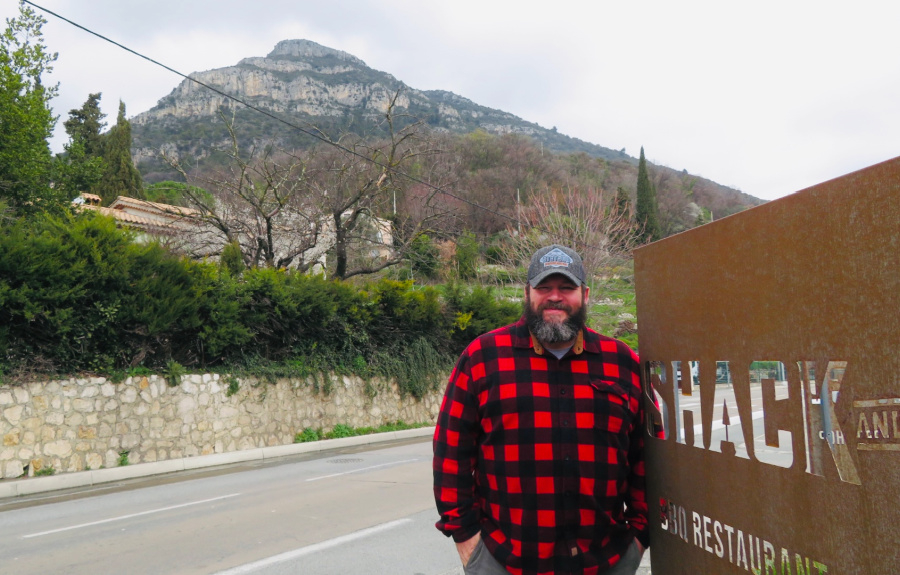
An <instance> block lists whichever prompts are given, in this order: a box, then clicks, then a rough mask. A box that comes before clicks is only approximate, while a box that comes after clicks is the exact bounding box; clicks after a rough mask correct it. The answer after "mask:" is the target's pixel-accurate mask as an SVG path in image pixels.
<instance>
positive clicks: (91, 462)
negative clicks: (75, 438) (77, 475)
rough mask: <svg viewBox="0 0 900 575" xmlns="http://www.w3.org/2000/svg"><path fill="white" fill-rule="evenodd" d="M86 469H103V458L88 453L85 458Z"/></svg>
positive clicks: (97, 454) (96, 454)
mask: <svg viewBox="0 0 900 575" xmlns="http://www.w3.org/2000/svg"><path fill="white" fill-rule="evenodd" d="M84 464H85V468H86V469H100V468H101V467H103V457H102V456H101V455H100V454H99V453H88V454H86V455H85V456H84Z"/></svg>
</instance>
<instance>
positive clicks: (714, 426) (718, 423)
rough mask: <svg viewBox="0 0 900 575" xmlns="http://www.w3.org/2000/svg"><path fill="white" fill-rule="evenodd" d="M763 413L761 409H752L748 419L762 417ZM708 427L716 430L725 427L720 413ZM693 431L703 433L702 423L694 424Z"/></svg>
mask: <svg viewBox="0 0 900 575" xmlns="http://www.w3.org/2000/svg"><path fill="white" fill-rule="evenodd" d="M763 415H764V412H762V411H754V412H753V413H751V414H750V419H751V420H757V419H762V418H763ZM732 425H737V424H732ZM710 429H712V431H716V430H719V429H725V424H724V423H722V416H721V415H720V416H719V421H714V422H713V424H712V426H711V427H710ZM694 433H695V434H703V424H702V423H698V424H697V425H695V426H694Z"/></svg>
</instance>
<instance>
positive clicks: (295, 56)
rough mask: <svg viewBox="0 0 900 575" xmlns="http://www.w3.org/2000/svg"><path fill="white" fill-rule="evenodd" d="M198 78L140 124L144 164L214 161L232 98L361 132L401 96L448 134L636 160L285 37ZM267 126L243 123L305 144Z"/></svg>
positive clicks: (256, 132) (407, 107) (411, 111)
mask: <svg viewBox="0 0 900 575" xmlns="http://www.w3.org/2000/svg"><path fill="white" fill-rule="evenodd" d="M191 78H192V79H193V80H190V79H188V80H184V81H182V82H181V84H179V85H178V87H176V88H175V89H174V90H173V91H172V92H171V93H170V94H169V95H168V96H166V97H164V98H162V99H161V100H160V101H159V103H158V104H157V105H156V106H155V107H154V108H152V109H151V110H149V111H147V112H144V113H142V114H139V115H137V116H136V117H135V118H133V119H132V121H131V123H132V133H133V138H134V145H135V149H136V150H135V151H136V158H137V160H138V161H139V162H140V160H141V159H142V158H145V157H151V156H153V155H155V154H156V153H157V152H158V151H159V150H160V149H161V148H163V147H167V148H168V150H167V151H168V152H169V153H171V152H173V151H175V149H177V151H178V152H180V153H189V154H191V155H193V156H194V157H197V158H202V157H205V156H206V155H207V154H208V151H209V149H210V148H212V147H214V146H216V145H217V144H219V143H221V130H215V129H210V128H209V127H210V126H215V125H218V126H221V120H220V119H219V117H218V115H219V113H220V111H222V110H226V111H227V112H228V113H231V111H236V112H237V113H238V114H240V113H241V112H246V109H245V106H243V105H241V104H238V103H237V102H235V100H234V99H232V98H229V97H228V96H232V97H233V98H235V99H237V100H240V101H242V102H246V103H248V104H252V105H253V106H255V107H259V108H261V109H264V110H266V111H269V112H272V113H275V114H277V115H278V116H279V117H281V118H284V119H285V120H287V121H289V122H291V123H295V124H299V125H304V126H317V127H323V126H324V127H331V128H333V129H334V130H338V131H340V130H343V129H345V128H348V127H351V126H352V128H353V129H355V130H359V129H363V131H365V128H366V127H369V128H371V126H373V125H375V124H376V123H377V122H378V121H379V120H380V119H381V117H382V115H383V114H384V112H385V110H386V108H387V104H388V102H389V100H390V98H391V97H392V96H393V95H395V94H397V93H398V92H399V94H400V96H399V99H398V101H397V102H396V111H397V112H399V113H402V114H408V115H410V116H412V117H415V118H417V119H419V120H421V121H423V122H425V123H426V124H428V125H429V126H430V127H432V128H433V129H435V130H438V131H445V132H455V133H468V132H471V131H473V130H476V129H482V130H484V131H486V132H488V133H494V134H507V133H520V134H527V135H529V136H531V137H533V138H535V139H536V140H539V141H541V142H542V143H543V144H544V145H545V146H546V147H547V148H548V149H553V150H556V151H564V152H565V151H586V152H588V153H590V154H592V155H596V156H603V157H608V158H616V159H625V158H627V156H623V155H622V154H621V153H620V152H614V151H612V150H609V149H607V148H603V147H601V146H595V145H593V144H588V143H586V142H582V141H580V140H576V139H574V138H569V137H567V136H563V135H561V134H557V133H556V132H555V131H553V130H548V129H545V128H542V127H540V126H538V125H537V124H534V123H531V122H527V121H525V120H523V119H521V118H518V117H516V116H514V115H512V114H509V113H506V112H503V111H500V110H494V109H491V108H487V107H484V106H479V105H478V104H475V103H474V102H472V101H471V100H468V99H467V98H464V97H462V96H459V95H456V94H453V93H451V92H446V91H442V90H432V91H420V90H416V89H414V88H411V87H409V86H407V85H405V84H404V83H403V82H400V81H399V80H397V79H396V78H395V77H393V76H392V75H390V74H387V73H385V72H380V71H378V70H373V69H372V68H370V67H368V66H367V65H366V64H365V62H363V61H362V60H360V59H359V58H357V57H355V56H352V55H350V54H347V53H346V52H342V51H340V50H334V49H331V48H327V47H325V46H321V45H319V44H316V43H315V42H310V41H308V40H285V41H282V42H279V43H278V45H276V46H275V49H274V50H272V52H270V53H269V54H268V55H267V56H266V57H264V58H260V57H250V58H244V59H243V60H241V61H240V62H238V63H237V64H236V65H234V66H229V67H226V68H219V69H216V70H208V71H205V72H196V73H194V74H191ZM194 80H196V81H194ZM201 83H202V84H201ZM207 86H209V87H212V88H214V89H215V90H210V89H209V88H208V87H207ZM225 94H227V95H228V96H226V95H225ZM265 122H266V119H265V118H264V117H263V116H261V115H259V114H253V115H251V114H245V115H244V116H243V117H242V118H241V126H242V132H244V133H253V136H251V137H249V138H248V139H251V140H254V141H259V139H260V137H262V136H263V135H264V136H265V137H267V138H270V139H272V140H275V141H278V142H280V143H282V144H289V145H298V144H299V143H300V140H298V139H297V138H298V134H297V133H296V132H297V131H296V130H292V129H291V128H290V127H289V126H285V125H282V124H280V123H278V122H271V121H270V122H268V123H265ZM263 124H265V126H264V127H260V126H262V125H263ZM203 126H206V128H205V129H204V128H203ZM213 132H215V133H218V134H220V136H219V141H217V140H216V137H215V136H212V135H210V134H211V133H213ZM307 145H308V142H307Z"/></svg>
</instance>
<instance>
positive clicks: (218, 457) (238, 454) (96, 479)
mask: <svg viewBox="0 0 900 575" xmlns="http://www.w3.org/2000/svg"><path fill="white" fill-rule="evenodd" d="M432 435H434V427H420V428H417V429H404V430H403V431H388V432H386V433H373V434H370V435H357V436H354V437H342V438H340V439H323V440H322V441H311V442H309V443H293V444H291V445H277V446H274V447H260V448H255V449H245V450H243V451H229V452H227V453H213V454H211V455H198V456H196V457H183V458H180V459H167V460H165V461H154V462H150V463H136V464H134V465H126V466H123V467H113V468H110V469H95V470H92V471H77V472H74V473H61V474H59V475H48V476H46V477H28V478H19V479H7V480H0V499H8V498H13V497H21V496H23V495H34V494H36V493H46V492H48V491H58V490H61V489H72V488H75V487H89V486H92V485H99V484H102V483H111V482H115V481H122V480H125V479H135V478H138V477H150V476H153V475H164V474H166V473H175V472H178V471H186V470H191V469H202V468H205V467H216V466H219V465H229V464H232V463H243V462H246V461H261V460H267V459H275V458H278V457H289V456H291V455H300V454H303V453H316V452H320V451H329V450H332V449H340V448H342V447H353V446H356V445H369V444H373V443H385V442H388V441H397V440H401V439H411V438H415V437H430V436H432Z"/></svg>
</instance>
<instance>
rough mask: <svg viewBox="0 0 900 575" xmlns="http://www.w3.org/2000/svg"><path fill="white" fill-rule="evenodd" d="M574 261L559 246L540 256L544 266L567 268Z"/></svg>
mask: <svg viewBox="0 0 900 575" xmlns="http://www.w3.org/2000/svg"><path fill="white" fill-rule="evenodd" d="M574 261H575V260H573V259H572V258H571V257H569V256H568V255H566V253H565V252H564V251H562V250H561V249H559V248H553V249H552V250H550V251H549V252H547V253H546V254H544V256H543V257H542V258H541V263H542V264H544V267H545V268H567V267H569V264H572V263H574Z"/></svg>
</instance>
